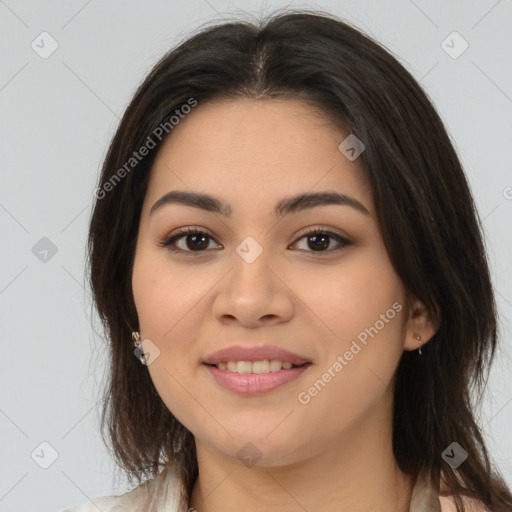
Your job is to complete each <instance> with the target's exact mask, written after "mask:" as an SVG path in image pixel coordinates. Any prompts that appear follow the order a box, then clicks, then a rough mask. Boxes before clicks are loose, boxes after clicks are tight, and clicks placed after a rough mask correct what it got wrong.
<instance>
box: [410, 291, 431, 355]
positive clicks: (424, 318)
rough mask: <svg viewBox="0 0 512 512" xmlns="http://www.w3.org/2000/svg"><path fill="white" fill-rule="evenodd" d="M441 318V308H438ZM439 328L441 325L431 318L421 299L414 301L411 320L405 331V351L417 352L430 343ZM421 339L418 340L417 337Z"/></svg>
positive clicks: (411, 308)
mask: <svg viewBox="0 0 512 512" xmlns="http://www.w3.org/2000/svg"><path fill="white" fill-rule="evenodd" d="M436 311H437V315H438V317H439V318H440V312H439V308H438V307H437V306H436ZM438 328H439V324H436V323H435V320H434V319H433V318H431V315H430V314H429V313H428V311H427V309H426V307H425V305H424V304H423V302H421V301H420V300H419V299H414V300H413V302H412V305H411V307H410V308H409V319H408V321H407V328H406V330H405V340H404V350H417V349H419V348H420V347H423V345H425V343H428V342H429V341H430V339H431V338H432V337H433V336H434V334H435V333H436V332H437V330H438ZM418 336H419V337H420V338H421V339H420V340H418V339H417V337H418Z"/></svg>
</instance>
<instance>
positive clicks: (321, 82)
mask: <svg viewBox="0 0 512 512" xmlns="http://www.w3.org/2000/svg"><path fill="white" fill-rule="evenodd" d="M95 196H96V199H97V200H96V203H95V206H94V211H93V215H92V219H91V224H90V233H89V250H90V252H89V256H90V261H89V263H90V278H91V284H92V290H93V293H94V299H95V304H96V306H97V309H98V311H99V314H100V316H101V318H102V321H103V323H104V326H105V328H106V332H107V335H108V339H109V340H110V343H109V351H110V352H109V359H110V363H111V369H110V370H111V379H110V382H109V387H108V389H107V390H106V394H105V406H104V410H103V422H102V426H103V427H106V428H107V431H108V437H109V440H110V442H111V445H112V449H113V453H114V454H115V457H116V460H117V461H118V463H119V465H120V467H122V468H123V469H124V471H125V472H126V474H127V475H128V476H129V477H130V478H131V479H137V481H138V484H139V485H138V486H137V487H136V488H135V489H134V490H132V491H130V492H128V493H125V494H124V495H122V496H117V497H115V496H112V497H104V498H100V499H97V500H95V501H94V503H95V504H93V503H91V502H88V503H86V504H84V505H83V506H81V507H77V508H75V509H73V510H74V511H76V512H79V511H89V510H97V508H96V507H99V508H100V509H101V510H103V511H107V510H112V511H113V510H117V508H116V506H119V507H120V506H121V505H123V506H125V507H126V509H127V510H141V511H142V510H144V511H146V510H155V511H156V510H169V511H171V510H172V511H186V510H198V511H200V512H202V511H205V512H216V511H218V510H226V509H227V510H236V509H238V508H240V507H243V508H244V510H248V511H252V510H290V511H292V510H309V511H313V510H314V511H334V510H336V511H338V510H354V511H358V512H359V511H361V512H363V511H364V512H367V511H368V512H369V511H377V510H378V511H379V512H391V511H393V512H395V511H403V512H407V511H410V512H420V511H427V510H428V511H443V512H444V511H450V510H457V511H470V510H479V511H484V510H492V511H493V512H505V511H508V510H511V507H512V495H511V492H510V489H508V488H507V486H506V484H505V483H504V481H503V479H502V477H501V476H500V473H499V471H498V469H497V468H495V467H494V466H493V465H492V464H491V462H490V460H489V456H488V453H487V450H486V447H485V444H484V440H483V437H482V430H481V428H480V427H479V426H478V425H477V423H476V421H475V413H474V410H473V404H472V402H471V400H470V390H471V389H472V388H473V387H476V389H477V391H479V392H480V393H481V392H482V391H483V389H482V388H483V386H482V383H483V382H484V380H485V378H484V377H485V374H486V372H488V369H489V366H490V364H491V362H492V359H493V356H494V352H495V349H496V345H497V328H496V325H497V323H496V314H497V313H496V306H495V301H494V295H493V289H492V286H491V281H490V276H489V269H488V264H487V260H486V254H485V248H484V245H483V242H482V235H481V228H480V225H479V218H478V213H477V211H476V208H475V205H474V202H473V199H472V196H471V192H470V190H469V187H468V183H467V180H466V177H465V175H464V172H463V170H462V168H461V165H460V162H459V160H458V158H457V156H456V153H455V151H454V148H453V147H452V145H451V143H450V140H449V137H448V135H447V132H446V129H445V128H444V126H443V124H442V122H441V120H440V118H439V116H438V115H437V113H436V111H435V110H434V108H433V106H432V104H431V103H430V101H429V100H428V98H427V96H426V95H425V93H424V92H423V91H422V90H421V88H420V87H419V85H418V84H417V83H416V81H415V80H414V79H413V78H412V77H411V75H410V74H409V73H408V72H407V71H406V70H405V69H404V68H403V67H402V66H401V65H400V64H399V63H398V62H397V60H396V59H395V58H393V57H392V56H391V55H390V54H389V53H388V52H387V51H386V50H385V49H384V48H383V47H382V46H380V45H379V44H377V43H376V42H374V41H372V40H371V39H369V38H368V37H367V36H365V35H363V34H362V33H361V32H359V31H358V30H356V29H355V28H353V27H351V26H349V25H347V24H346V23H344V22H342V21H340V20H338V19H335V18H334V17H332V16H330V15H326V14H322V13H318V12H315V13H313V12H307V11H301V12H295V13H285V14H280V15H275V16H273V17H271V18H270V19H269V20H267V21H266V22H265V23H264V24H262V25H261V26H258V24H251V23H249V22H247V23H242V22H236V23H235V22H233V23H226V24H222V25H217V26H213V27H210V28H207V29H204V30H202V31H200V32H199V33H197V34H195V35H193V36H191V37H190V38H189V39H188V40H186V41H184V42H183V43H182V44H181V45H180V46H179V47H178V48H176V49H174V50H172V51H171V52H169V53H168V54H167V55H166V56H165V57H164V58H163V59H162V60H161V61H160V62H159V63H158V64H157V65H156V66H155V68H154V69H153V70H152V71H151V72H150V74H149V76H148V77H147V78H146V79H145V81H144V82H143V84H142V85H141V86H140V87H139V89H138V91H137V92H136V94H135V96H134V98H133V100H132V102H131V103H130V105H129V106H128V108H127V110H126V113H125V115H124V117H123V119H122V121H121V124H120V126H119V128H118V130H117V133H116V134H115V136H114V139H113V141H112V143H111V146H110V149H109V152H108V154H107V157H106V160H105V163H104V166H103V171H102V174H101V177H100V181H99V184H98V188H97V190H96V192H95ZM132 339H133V344H134V345H135V352H134V346H133V344H132ZM134 356H135V357H134ZM162 469H163V470H162ZM160 470H162V471H160ZM145 479H146V480H147V481H146V482H145V483H143V484H142V482H143V480H145Z"/></svg>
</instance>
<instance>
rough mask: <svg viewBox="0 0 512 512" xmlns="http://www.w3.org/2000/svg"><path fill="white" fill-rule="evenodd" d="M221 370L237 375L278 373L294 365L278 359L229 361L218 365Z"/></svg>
mask: <svg viewBox="0 0 512 512" xmlns="http://www.w3.org/2000/svg"><path fill="white" fill-rule="evenodd" d="M216 366H217V368H218V369H219V370H227V371H228V372H235V373H255V374H262V373H268V372H278V371H279V370H281V369H282V368H284V369H286V370H289V369H290V368H292V367H293V364H292V363H290V362H289V361H279V360H277V359H270V360H269V359H265V360H263V361H254V362H251V361H228V362H227V363H224V362H222V363H219V364H217V365H216Z"/></svg>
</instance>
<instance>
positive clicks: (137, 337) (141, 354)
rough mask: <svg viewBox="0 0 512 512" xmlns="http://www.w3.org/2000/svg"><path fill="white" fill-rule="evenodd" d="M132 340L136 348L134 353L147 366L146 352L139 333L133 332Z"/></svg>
mask: <svg viewBox="0 0 512 512" xmlns="http://www.w3.org/2000/svg"><path fill="white" fill-rule="evenodd" d="M132 340H133V345H134V346H135V350H134V351H133V353H134V354H135V356H136V357H137V359H139V361H140V362H141V363H142V364H143V365H146V366H147V362H146V358H145V357H144V350H143V349H142V341H141V339H140V334H139V333H138V332H137V331H134V332H132Z"/></svg>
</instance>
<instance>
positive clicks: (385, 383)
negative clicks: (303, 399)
mask: <svg viewBox="0 0 512 512" xmlns="http://www.w3.org/2000/svg"><path fill="white" fill-rule="evenodd" d="M347 135H348V133H343V132H342V131H340V130H339V129H337V128H335V127H333V126H332V125H331V124H329V123H328V122H327V121H326V120H325V117H323V116H322V115H321V114H320V113H319V112H318V111H317V110H315V109H313V108H312V107H311V106H310V105H308V104H307V103H304V102H302V101H300V100H276V99H273V100H268V99H267V100H260V101H255V100H249V99H243V100H241V99H237V100H233V101H214V102H209V103H200V104H199V105H198V106H197V107H196V108H195V109H194V110H193V111H192V112H191V113H190V114H189V115H187V116H186V117H185V119H183V120H181V121H180V123H179V125H177V126H175V128H174V129H173V131H172V135H171V136H170V137H169V138H168V139H167V140H166V141H165V143H164V145H163V146H162V147H161V149H160V151H159V153H158V155H157V158H156V160H155V162H154V165H153V168H152V170H151V176H150V181H149V185H148V190H147V193H146V197H145V201H144V205H143V209H142V213H141V218H140V226H139V234H138V239H137V247H136V255H135V262H134V268H133V276H132V286H133V293H134V299H135V304H136V308H137V313H138V318H139V326H140V327H139V330H140V333H141V338H142V339H145V338H148V339H149V340H151V341H152V343H154V344H155V345H156V346H157V347H158V349H159V350H160V355H159V356H158V358H156V359H155V360H154V362H153V363H152V364H150V365H149V366H148V371H149V373H150V375H151V378H152V380H153V382H154V384H155V387H156V389H157V391H158V393H159V394H160V396H161V397H162V399H163V401H164V402H165V404H166V406H167V407H168V408H169V410H170V411H172V413H173V414H174V415H175V416H176V417H177V418H178V419H179V420H180V421H181V422H182V423H183V424H184V425H185V426H186V427H187V428H188V429H189V430H190V431H191V432H192V433H193V435H194V438H195V441H196V447H197V454H198V464H199V477H198V479H197V481H196V483H195V486H194V489H193V494H192V499H191V502H190V506H191V507H193V508H195V509H196V510H198V511H200V512H202V511H205V512H217V511H221V510H223V511H224V510H226V504H229V507H228V508H229V509H230V510H237V509H238V508H240V509H243V510H246V511H261V510H268V511H274V510H275V511H289V512H294V511H303V510H304V509H305V510H308V511H321V512H325V511H337V512H339V511H340V510H347V511H348V510H357V511H358V512H366V511H368V512H369V511H377V510H378V511H379V512H387V511H389V512H391V511H393V512H396V511H397V510H404V511H407V510H408V507H409V501H410V497H411V490H412V486H413V481H412V480H411V478H410V476H408V475H406V474H404V473H403V472H401V471H400V470H399V468H398V466H397V464H396V460H395V458H394V456H393V452H392V406H393V396H392V385H393V377H394V373H395V370H396V368H397V366H398V363H399V360H400V357H401V355H402V353H403V351H404V350H416V349H417V348H418V346H419V345H418V340H417V339H416V338H415V335H416V333H418V334H419V335H421V338H422V343H426V342H428V340H429V339H430V338H431V337H432V336H433V334H434V333H435V326H433V325H432V323H431V322H430V320H429V318H428V315H427V314H426V312H425V309H424V307H423V305H422V304H421V303H420V302H419V301H417V300H415V301H414V307H413V308H411V309H407V308H406V295H405V291H404V288H403V285H402V283H401V281H400V279H399V277H398V276H397V274H396V273H395V271H394V269H393V267H392V265H391V262H390V260H389V257H388V255H387V252H386V250H385V247H384V245H383V241H382V237H381V234H380V229H379V226H378V224H377V222H376V214H375V207H374V204H373V198H372V193H371V189H370V188H369V187H368V185H367V183H366V182H365V180H364V179H363V178H364V177H363V175H362V171H361V169H360V167H359V163H358V159H356V160H354V161H350V160H348V159H347V158H346V157H345V156H344V155H343V154H342V153H341V152H340V150H339V149H338V145H339V144H340V143H341V141H343V140H344V138H345V137H346V136H347ZM171 190H184V191H195V192H203V193H208V194H211V195H214V196H216V197H218V198H220V199H222V200H223V201H224V202H226V203H229V205H230V206H231V210H232V215H231V217H230V218H228V217H223V216H222V215H220V214H218V213H212V212H206V211H203V210H199V209H196V208H193V207H190V206H185V205H179V204H172V205H167V206H165V207H163V208H161V209H159V210H157V211H155V212H154V213H153V214H152V215H151V216H150V215H149V210H150V209H151V207H152V205H153V204H154V203H155V202H156V201H157V200H158V199H159V198H160V197H161V196H163V195H164V194H165V193H167V192H169V191H171ZM319 191H336V192H338V193H344V194H347V195H349V196H351V197H353V198H355V199H357V200H358V201H359V202H361V203H362V204H363V205H364V206H365V207H366V208H367V210H368V211H369V213H370V214H369V215H364V214H362V213H360V212H358V211H356V210H355V209H352V208H350V207H348V206H343V205H328V206H319V207H316V208H312V209H310V210H305V211H302V212H297V213H293V214H290V215H288V216H285V217H283V218H282V219H278V218H276V217H275V216H274V215H273V209H274V205H275V204H276V203H277V202H278V201H279V200H281V199H283V198H285V197H289V196H292V195H295V194H299V193H308V192H319ZM187 226H191V227H196V228H199V229H202V230H204V231H206V232H207V233H208V234H210V235H211V236H210V237H209V238H207V239H206V240H207V241H206V242H205V243H204V245H203V246H202V247H203V248H202V249H200V250H201V251H202V252H199V251H197V250H196V252H194V247H195V246H194V245H193V243H194V240H191V237H190V236H189V237H188V242H189V243H188V244H187V235H185V236H184V237H182V238H181V239H179V240H178V241H176V242H175V244H174V245H175V247H178V248H181V249H182V250H183V251H188V252H186V253H185V252H184V253H181V254H176V253H172V252H171V251H170V250H169V248H166V247H162V246H161V245H159V242H160V241H161V240H163V239H164V238H165V237H166V236H168V235H169V234H172V233H173V232H174V231H175V230H176V229H177V228H181V227H187ZM309 227H311V228H319V229H320V230H321V229H329V230H330V231H334V232H335V233H337V234H339V235H341V236H342V237H345V238H348V239H349V240H350V241H351V242H352V244H351V245H348V246H345V247H343V246H342V245H340V243H339V242H337V241H336V240H335V239H334V238H329V239H327V240H328V242H326V245H327V243H329V245H328V246H326V247H324V248H321V249H318V250H315V245H314V244H311V243H309V244H308V238H307V237H305V236H304V232H305V228H309ZM247 236H251V237H253V238H254V239H255V240H256V241H257V242H258V244H259V245H260V246H261V248H262V249H263V252H262V253H261V254H260V255H259V256H258V257H257V258H256V259H255V261H253V262H252V263H248V262H247V261H246V260H244V259H243V258H241V257H240V256H239V255H238V253H237V252H236V248H237V247H238V246H239V245H240V244H241V242H242V241H243V240H244V239H245V238H246V237H247ZM196 244H198V242H197V241H196ZM199 245H200V244H199ZM205 247H206V248H205ZM336 247H340V249H339V250H334V249H335V248H336ZM331 249H332V250H331ZM322 251H323V252H322ZM396 302H397V303H399V304H400V305H402V306H403V307H402V309H401V311H400V312H398V313H396V315H395V316H394V318H393V319H392V320H389V321H388V322H387V323H386V324H385V326H384V328H381V329H380V330H379V332H378V334H377V335H376V336H374V337H373V339H372V338H370V337H369V338H368V343H367V345H366V346H363V348H362V350H361V351H360V352H358V353H357V355H356V356H354V358H353V359H352V360H351V361H349V362H348V364H347V365H346V366H345V367H344V368H343V370H342V371H341V372H339V373H338V374H337V375H336V377H334V378H332V380H331V381H330V382H329V383H328V384H327V385H326V386H325V387H324V388H323V389H322V390H321V392H319V393H318V394H317V395H316V396H314V397H313V398H311V400H310V402H309V403H307V404H301V403H299V401H298V399H297V397H298V394H299V393H300V392H301V391H305V390H306V391H307V390H308V388H310V387H311V386H312V385H313V384H314V383H315V381H317V380H318V379H321V378H322V374H324V373H325V372H326V371H327V369H328V368H329V367H332V365H333V364H334V363H335V362H336V360H337V357H338V355H343V354H344V353H345V352H346V351H347V350H348V349H349V348H350V346H351V343H352V342H353V341H354V340H356V339H357V336H358V334H360V333H361V332H362V331H364V329H365V328H367V327H370V326H374V325H375V323H376V321H377V320H378V319H379V318H380V315H381V314H384V313H386V311H387V310H389V309H390V308H391V307H392V305H393V304H394V303H396ZM239 343H241V344H244V343H245V344H246V345H249V346H257V345H264V344H271V345H272V344H273V345H278V346H280V347H283V348H285V349H288V350H290V351H292V352H295V353H297V354H299V355H302V356H305V357H306V358H307V359H309V360H310V361H312V363H313V365H312V366H311V367H310V368H309V369H308V370H307V371H306V372H304V373H303V374H302V375H301V376H300V377H299V378H298V379H296V380H295V381H293V382H290V383H288V384H286V385H284V386H282V387H280V388H278V389H276V390H274V391H272V392H269V393H267V394H265V395H261V396H256V397H246V396H242V395H239V394H236V393H234V392H231V391H228V390H226V389H224V388H222V387H220V386H219V385H218V384H216V383H215V382H214V381H213V379H212V378H211V376H210V374H209V372H208V371H207V370H206V368H205V367H204V366H203V365H202V362H203V361H204V359H205V358H206V357H207V356H208V355H210V354H211V353H213V352H214V351H216V350H218V349H220V348H224V347H227V346H230V345H234V344H239ZM249 442H250V443H253V445H255V446H256V447H257V449H258V451H259V453H260V455H261V458H260V460H259V461H258V462H257V464H256V465H253V466H250V467H247V466H246V465H245V464H244V463H242V461H241V460H240V459H239V458H238V456H237V452H238V451H239V450H240V449H241V448H242V447H244V446H245V445H246V444H247V443H249Z"/></svg>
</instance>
